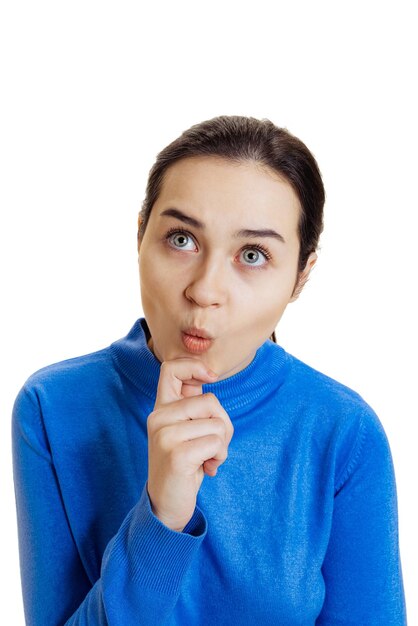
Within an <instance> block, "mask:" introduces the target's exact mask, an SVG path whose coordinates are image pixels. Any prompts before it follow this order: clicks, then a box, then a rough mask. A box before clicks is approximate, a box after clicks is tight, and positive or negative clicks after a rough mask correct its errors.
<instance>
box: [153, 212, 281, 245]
mask: <svg viewBox="0 0 418 626" xmlns="http://www.w3.org/2000/svg"><path fill="white" fill-rule="evenodd" d="M163 215H167V216H168V217H175V218H176V219H178V220H180V221H181V222H184V223H185V224H189V226H193V227H194V228H200V229H201V230H204V229H205V225H204V224H203V222H201V221H200V220H197V219H196V218H194V217H190V215H185V213H183V212H182V211H179V209H175V208H170V209H166V210H165V211H163V212H162V213H160V217H162V216H163ZM232 236H233V237H234V238H235V239H238V238H239V237H253V238H256V237H274V238H275V239H278V240H279V241H281V242H282V243H286V241H285V239H284V237H283V236H282V235H280V233H277V232H276V231H275V230H272V229H271V228H262V229H253V228H242V229H241V230H237V232H236V233H234V234H233V235H232Z"/></svg>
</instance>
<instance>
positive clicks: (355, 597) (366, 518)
mask: <svg viewBox="0 0 418 626" xmlns="http://www.w3.org/2000/svg"><path fill="white" fill-rule="evenodd" d="M322 573H323V577H324V581H325V601H324V605H323V607H322V611H321V613H320V615H319V617H318V619H317V621H316V624H318V625H321V626H325V625H326V626H331V625H332V626H340V625H341V626H358V625H359V624H367V626H381V625H382V624H385V625H387V626H404V625H405V624H406V607H405V599H404V589H403V580H402V568H401V560H400V553H399V538H398V510H397V493H396V483H395V474H394V467H393V462H392V456H391V452H390V447H389V442H388V439H387V437H386V433H385V431H384V429H383V426H382V424H381V422H380V421H379V419H378V417H377V415H376V414H375V413H374V412H373V411H372V410H371V409H370V412H369V411H367V412H365V414H364V415H363V416H362V419H361V421H360V426H359V431H358V434H357V439H356V441H355V443H354V446H353V450H352V453H351V456H350V459H349V462H348V464H347V466H346V468H345V470H344V471H343V473H342V475H341V476H340V477H339V478H337V483H336V490H335V495H334V511H333V519H332V528H331V535H330V539H329V544H328V547H327V552H326V556H325V559H324V562H323V567H322Z"/></svg>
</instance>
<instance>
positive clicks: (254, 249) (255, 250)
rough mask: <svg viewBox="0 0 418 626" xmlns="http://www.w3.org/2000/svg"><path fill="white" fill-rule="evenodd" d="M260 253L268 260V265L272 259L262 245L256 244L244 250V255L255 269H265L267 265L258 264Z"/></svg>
mask: <svg viewBox="0 0 418 626" xmlns="http://www.w3.org/2000/svg"><path fill="white" fill-rule="evenodd" d="M260 253H261V254H262V255H263V256H264V258H265V259H267V263H268V262H269V260H270V259H271V254H270V252H269V251H268V250H267V248H265V247H264V246H262V245H260V244H254V245H253V246H248V247H247V248H244V249H243V250H242V254H243V255H245V256H246V258H247V261H248V262H249V264H250V265H252V266H253V267H264V265H267V263H257V261H258V260H259V259H260Z"/></svg>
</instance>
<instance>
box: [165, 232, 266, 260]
mask: <svg viewBox="0 0 418 626" xmlns="http://www.w3.org/2000/svg"><path fill="white" fill-rule="evenodd" d="M165 239H166V240H167V241H168V242H169V243H170V245H172V246H173V247H174V248H177V249H182V250H185V249H186V246H187V240H188V239H190V241H191V242H193V239H192V237H191V235H190V234H189V233H188V232H187V231H183V230H178V229H171V230H170V231H169V232H168V233H167V234H166V236H165ZM176 240H177V242H176ZM240 254H242V255H245V257H246V260H247V262H248V264H249V265H251V266H252V267H262V266H264V265H267V263H268V261H269V260H270V258H271V256H270V254H269V252H268V250H266V249H265V248H263V246H260V245H259V244H255V245H253V246H248V247H247V248H244V249H243V250H241V253H240ZM262 257H264V259H265V262H263V259H262ZM258 261H261V262H260V263H258Z"/></svg>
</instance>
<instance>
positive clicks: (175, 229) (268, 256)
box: [164, 227, 272, 269]
mask: <svg viewBox="0 0 418 626" xmlns="http://www.w3.org/2000/svg"><path fill="white" fill-rule="evenodd" d="M174 233H181V234H183V235H187V237H191V238H192V239H193V235H192V234H191V233H189V232H188V231H187V230H185V229H184V228H179V227H173V228H170V230H168V231H167V232H166V234H165V235H164V239H165V240H166V241H168V239H169V238H170V237H171V235H174ZM242 250H258V252H261V253H262V254H264V256H265V257H266V259H267V261H270V260H271V258H272V256H271V254H270V252H269V251H268V250H267V248H265V247H264V246H262V245H261V244H260V243H256V244H253V245H251V246H244V247H243V248H242ZM265 265H267V263H265ZM247 267H251V265H247ZM253 269H261V266H258V267H256V266H254V267H253Z"/></svg>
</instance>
